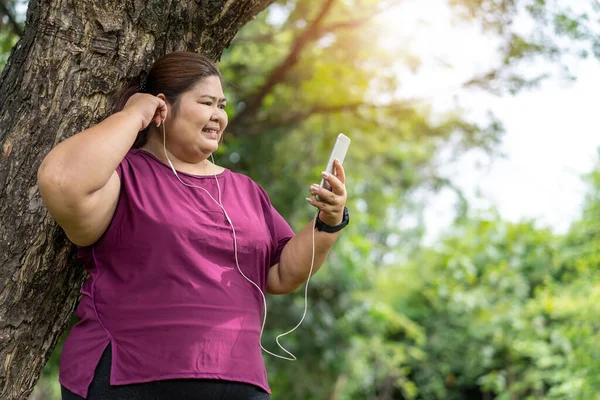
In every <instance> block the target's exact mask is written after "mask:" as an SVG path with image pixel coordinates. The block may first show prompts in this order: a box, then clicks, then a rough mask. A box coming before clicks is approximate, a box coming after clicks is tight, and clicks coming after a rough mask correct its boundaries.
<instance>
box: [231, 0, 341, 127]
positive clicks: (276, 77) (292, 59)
mask: <svg viewBox="0 0 600 400" xmlns="http://www.w3.org/2000/svg"><path fill="white" fill-rule="evenodd" d="M334 2H335V0H326V1H325V3H324V4H323V7H321V10H320V11H319V13H318V14H317V17H316V18H315V19H314V20H313V21H312V22H311V23H310V24H309V25H308V27H307V28H306V29H305V30H304V32H302V33H301V34H300V35H299V36H298V37H296V40H295V41H294V43H293V44H292V48H291V50H290V52H289V54H288V55H287V57H286V58H285V59H284V60H283V61H282V62H281V63H280V64H279V65H278V66H277V67H276V68H275V69H273V70H272V71H271V74H270V75H269V77H268V78H267V80H266V81H265V83H264V85H263V86H262V87H260V88H259V89H258V90H257V91H256V92H255V93H254V94H253V95H252V96H250V98H249V99H248V101H247V102H246V108H245V109H244V110H243V111H241V112H240V113H239V114H238V115H237V116H236V117H235V119H234V121H232V123H234V122H235V121H240V120H243V119H244V118H245V117H246V116H247V115H253V114H255V113H256V111H257V110H258V109H259V108H260V106H261V104H262V102H263V100H264V98H265V97H266V96H267V95H268V94H269V93H270V92H271V90H272V89H273V87H275V85H277V83H279V82H281V81H282V80H283V79H284V77H285V75H286V74H287V72H288V71H289V69H290V68H291V67H293V66H294V65H295V64H296V63H297V62H298V59H299V56H300V52H301V51H302V49H304V47H306V45H307V44H308V43H309V42H310V41H311V40H313V39H314V37H315V35H316V34H317V33H318V32H319V27H320V25H321V24H322V22H323V20H324V19H325V16H327V14H328V13H329V11H330V10H331V7H332V6H333V3H334Z"/></svg>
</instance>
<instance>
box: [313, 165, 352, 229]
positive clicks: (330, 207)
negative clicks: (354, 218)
mask: <svg viewBox="0 0 600 400" xmlns="http://www.w3.org/2000/svg"><path fill="white" fill-rule="evenodd" d="M323 179H325V180H326V181H327V182H328V183H329V185H330V186H331V191H330V190H327V189H325V188H322V187H321V186H319V185H318V184H316V183H314V184H312V185H311V186H310V194H311V195H313V196H319V200H317V199H316V198H314V197H309V198H307V199H306V201H308V203H309V204H311V205H312V206H314V207H316V208H317V209H319V216H318V218H319V219H320V220H321V222H323V223H325V224H327V225H329V226H336V225H339V224H341V223H342V220H343V219H344V206H345V205H346V198H347V193H346V185H345V184H346V175H345V174H344V168H343V167H342V164H340V162H339V161H338V160H335V161H334V162H333V174H328V173H326V172H323Z"/></svg>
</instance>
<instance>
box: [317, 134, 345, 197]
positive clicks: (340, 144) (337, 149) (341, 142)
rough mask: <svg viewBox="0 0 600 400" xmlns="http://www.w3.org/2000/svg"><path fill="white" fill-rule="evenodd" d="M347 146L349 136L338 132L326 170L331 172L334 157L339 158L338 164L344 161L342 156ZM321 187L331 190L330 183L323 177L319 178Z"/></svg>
mask: <svg viewBox="0 0 600 400" xmlns="http://www.w3.org/2000/svg"><path fill="white" fill-rule="evenodd" d="M348 147H350V138H349V137H348V136H346V135H344V134H343V133H340V134H339V135H338V137H337V140H336V141H335V145H334V146H333V150H332V151H331V155H330V156H329V162H328V163H327V167H326V168H325V171H326V172H328V173H330V174H333V160H335V159H336V158H337V159H338V160H339V162H340V164H342V163H343V162H344V158H345V157H346V153H347V152H348ZM321 187H322V188H325V189H327V190H331V185H329V182H327V181H326V180H325V179H321Z"/></svg>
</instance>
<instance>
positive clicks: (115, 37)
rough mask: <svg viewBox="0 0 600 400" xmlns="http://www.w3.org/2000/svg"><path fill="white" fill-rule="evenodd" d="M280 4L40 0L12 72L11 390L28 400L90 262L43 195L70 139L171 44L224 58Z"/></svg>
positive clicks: (7, 290)
mask: <svg viewBox="0 0 600 400" xmlns="http://www.w3.org/2000/svg"><path fill="white" fill-rule="evenodd" d="M273 1H274V0H167V1H158V0H148V1H145V0H123V1H116V0H115V1H109V0H32V1H31V2H30V4H29V10H28V11H27V22H26V24H25V29H24V31H23V36H22V38H21V40H20V41H19V42H18V43H17V45H16V46H15V47H14V49H13V51H12V53H11V56H10V59H9V60H8V63H7V65H6V68H5V69H4V71H3V73H2V79H1V80H0V199H1V202H0V398H1V399H3V400H9V399H26V398H27V397H28V395H29V393H30V392H31V391H32V389H33V387H34V385H35V383H36V381H37V380H38V377H39V375H40V372H41V371H42V368H43V367H44V365H45V363H46V361H47V359H48V357H49V355H50V353H51V351H52V349H53V348H54V346H55V345H56V342H57V341H58V339H59V336H60V334H61V333H62V332H63V331H64V329H65V328H66V327H67V323H68V321H69V317H70V316H71V314H72V312H73V310H74V308H75V306H76V303H77V301H78V298H79V289H80V287H81V283H82V281H83V279H84V270H83V268H82V267H81V265H79V264H78V263H77V262H76V261H75V251H74V246H72V245H70V244H69V243H68V242H67V240H66V237H65V236H64V234H63V233H62V230H60V229H59V228H58V227H57V226H56V224H55V223H54V222H53V220H52V219H51V217H50V216H49V215H48V213H47V212H46V210H45V208H44V206H43V204H42V203H41V200H40V197H39V192H38V187H37V183H36V172H37V169H38V166H39V165H40V162H41V160H42V158H43V157H44V156H45V155H46V154H47V153H48V151H49V150H50V149H51V148H52V147H53V146H54V145H56V144H57V143H58V142H60V141H61V140H63V139H65V138H67V137H69V136H71V135H73V134H75V133H77V132H79V131H81V130H84V129H86V128H87V127H89V126H91V125H93V124H95V123H97V122H99V121H100V120H101V119H103V118H104V117H106V116H107V110H109V107H110V106H111V104H110V100H111V97H112V96H114V95H115V93H116V92H118V91H119V89H120V88H122V86H123V85H124V84H125V83H126V82H128V81H129V80H130V79H133V78H135V77H137V76H138V75H139V74H140V73H141V72H142V71H147V70H148V68H149V66H150V65H151V64H152V62H153V61H154V60H155V59H157V58H158V57H159V56H161V55H163V54H165V53H167V52H171V51H180V50H188V51H201V52H203V53H204V54H206V55H207V56H209V57H210V58H212V59H213V60H217V59H218V58H219V57H220V55H221V53H222V51H223V49H225V48H226V47H227V46H228V45H229V43H230V41H231V40H232V39H233V37H234V35H235V34H236V33H237V31H238V30H239V29H240V28H241V27H242V26H243V25H244V24H245V23H246V22H248V21H249V20H250V19H251V18H253V17H254V16H255V15H256V14H257V13H259V12H260V11H262V10H263V9H264V8H265V7H266V6H268V5H269V4H270V3H272V2H273Z"/></svg>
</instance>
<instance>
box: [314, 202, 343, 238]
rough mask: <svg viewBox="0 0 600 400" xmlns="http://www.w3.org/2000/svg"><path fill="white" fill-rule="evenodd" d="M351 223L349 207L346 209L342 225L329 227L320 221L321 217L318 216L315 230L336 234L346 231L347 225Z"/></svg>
mask: <svg viewBox="0 0 600 400" xmlns="http://www.w3.org/2000/svg"><path fill="white" fill-rule="evenodd" d="M349 222H350V213H349V212H348V207H344V218H343V219H342V223H341V224H339V225H336V226H330V225H327V224H326V223H324V222H323V221H321V220H320V219H319V216H318V215H317V220H316V223H315V228H316V229H317V230H318V231H320V232H327V233H334V232H337V231H340V230H342V229H344V228H345V227H346V225H348V223H349Z"/></svg>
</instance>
